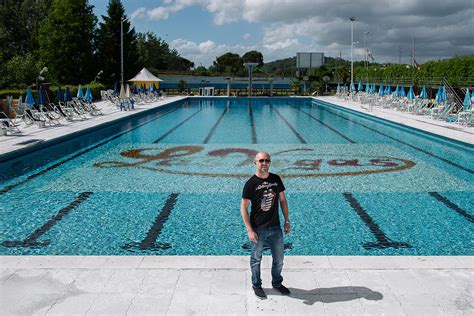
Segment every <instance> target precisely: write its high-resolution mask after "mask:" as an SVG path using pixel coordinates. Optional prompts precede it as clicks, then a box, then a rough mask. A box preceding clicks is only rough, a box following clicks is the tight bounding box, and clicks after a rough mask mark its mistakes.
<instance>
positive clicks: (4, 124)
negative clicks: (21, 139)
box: [0, 112, 21, 134]
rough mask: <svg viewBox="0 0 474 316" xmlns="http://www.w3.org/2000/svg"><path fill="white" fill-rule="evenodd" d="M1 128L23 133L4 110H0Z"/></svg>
mask: <svg viewBox="0 0 474 316" xmlns="http://www.w3.org/2000/svg"><path fill="white" fill-rule="evenodd" d="M0 128H1V129H2V130H5V132H6V133H11V134H21V130H20V129H19V128H18V126H17V125H16V124H15V123H14V122H13V121H12V120H11V119H10V118H9V117H8V116H7V115H6V114H5V113H4V112H0Z"/></svg>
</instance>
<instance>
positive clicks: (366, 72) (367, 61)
mask: <svg viewBox="0 0 474 316" xmlns="http://www.w3.org/2000/svg"><path fill="white" fill-rule="evenodd" d="M369 33H370V32H369V31H366V32H364V57H365V59H364V62H365V64H364V66H365V74H366V79H365V81H366V82H368V81H369V60H368V56H367V47H366V45H365V36H366V35H368V34H369Z"/></svg>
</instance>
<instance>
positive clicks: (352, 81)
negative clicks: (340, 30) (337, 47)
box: [349, 16, 355, 95]
mask: <svg viewBox="0 0 474 316" xmlns="http://www.w3.org/2000/svg"><path fill="white" fill-rule="evenodd" d="M349 20H351V86H352V85H353V84H354V21H355V17H353V16H351V17H350V18H349ZM349 89H350V88H349ZM351 95H352V91H351Z"/></svg>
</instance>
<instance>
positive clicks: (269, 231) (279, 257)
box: [250, 226, 284, 288]
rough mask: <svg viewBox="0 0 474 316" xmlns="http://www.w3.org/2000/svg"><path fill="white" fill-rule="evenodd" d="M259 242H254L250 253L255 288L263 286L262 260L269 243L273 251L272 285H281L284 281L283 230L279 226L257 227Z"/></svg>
mask: <svg viewBox="0 0 474 316" xmlns="http://www.w3.org/2000/svg"><path fill="white" fill-rule="evenodd" d="M255 232H256V233H257V235H258V239H257V242H256V243H254V242H252V253H251V255H250V268H251V270H252V285H253V287H254V288H261V287H262V279H261V278H260V262H261V261H262V252H263V247H264V245H268V246H269V247H270V250H271V252H272V259H273V263H272V286H273V287H279V286H280V285H281V282H283V277H282V276H281V270H282V269H283V257H284V252H283V232H282V231H281V228H280V227H279V226H277V227H270V228H262V229H257V230H256V231H255Z"/></svg>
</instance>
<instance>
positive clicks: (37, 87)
mask: <svg viewBox="0 0 474 316" xmlns="http://www.w3.org/2000/svg"><path fill="white" fill-rule="evenodd" d="M45 72H48V67H43V69H41V71H40V73H39V75H38V77H37V78H36V89H37V90H38V95H39V81H40V80H41V81H43V80H44V77H43V74H44V73H45Z"/></svg>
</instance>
